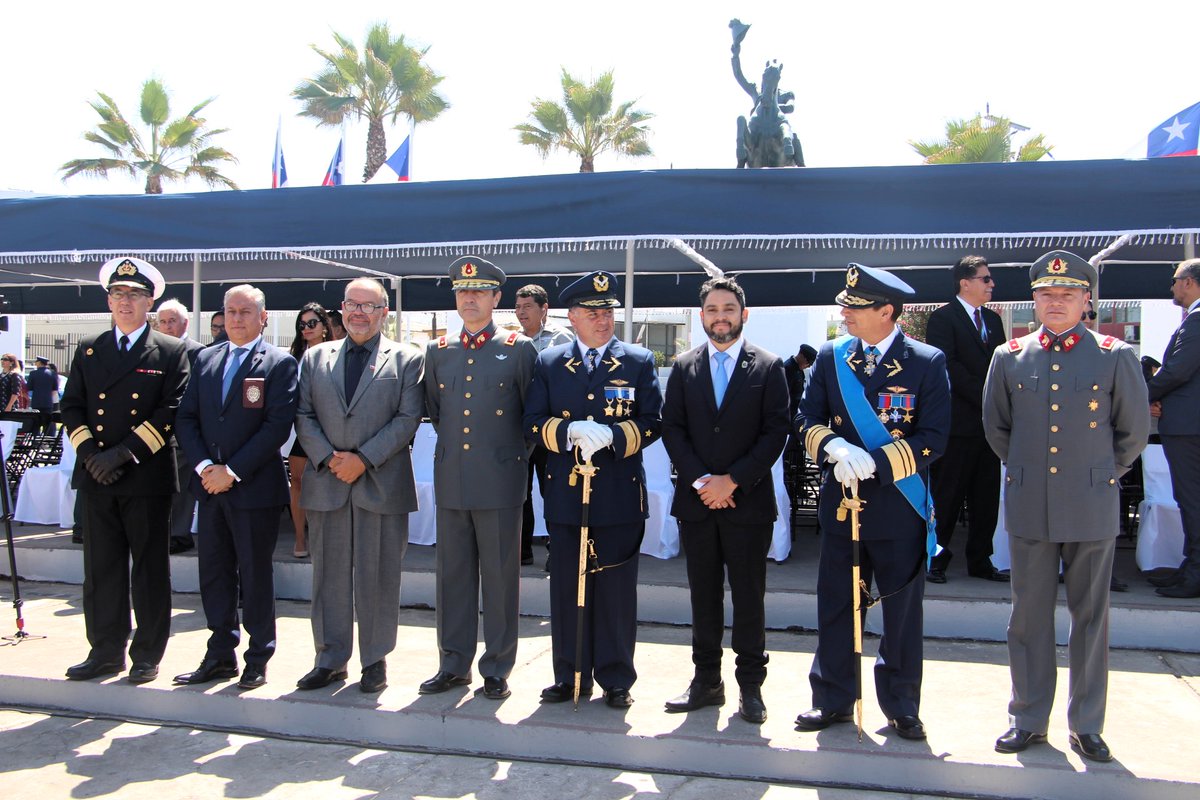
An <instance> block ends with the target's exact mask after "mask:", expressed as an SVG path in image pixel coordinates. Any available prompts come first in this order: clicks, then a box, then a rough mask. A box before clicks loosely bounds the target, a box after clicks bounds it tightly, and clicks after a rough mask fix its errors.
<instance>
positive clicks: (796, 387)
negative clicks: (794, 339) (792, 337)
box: [783, 344, 817, 419]
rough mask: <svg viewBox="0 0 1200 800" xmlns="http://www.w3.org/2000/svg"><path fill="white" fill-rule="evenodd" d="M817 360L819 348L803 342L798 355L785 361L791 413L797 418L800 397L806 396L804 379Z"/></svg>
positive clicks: (784, 369)
mask: <svg viewBox="0 0 1200 800" xmlns="http://www.w3.org/2000/svg"><path fill="white" fill-rule="evenodd" d="M816 360H817V349H816V348H815V347H813V346H812V345H811V344H802V345H800V349H799V350H797V351H796V355H794V356H788V357H787V358H786V359H784V362H783V373H784V375H786V376H787V387H788V396H789V397H790V398H791V405H790V408H791V415H790V416H789V417H788V418H789V419H795V418H796V414H797V413H798V412H799V411H800V398H801V397H804V381H805V375H806V373H807V371H808V368H809V367H811V366H812V365H813V362H814V361H816Z"/></svg>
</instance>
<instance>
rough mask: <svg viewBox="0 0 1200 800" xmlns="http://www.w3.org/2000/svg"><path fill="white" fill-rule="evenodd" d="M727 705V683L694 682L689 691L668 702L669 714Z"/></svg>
mask: <svg viewBox="0 0 1200 800" xmlns="http://www.w3.org/2000/svg"><path fill="white" fill-rule="evenodd" d="M723 705H725V682H724V681H717V682H716V683H700V682H699V681H692V683H691V685H689V686H688V688H687V691H686V692H684V693H683V694H681V695H679V697H676V698H675V699H674V700H668V701H667V702H666V709H667V713H668V714H680V713H683V712H684V711H695V710H696V709H697V708H704V707H706V706H723Z"/></svg>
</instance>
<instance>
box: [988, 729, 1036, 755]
mask: <svg viewBox="0 0 1200 800" xmlns="http://www.w3.org/2000/svg"><path fill="white" fill-rule="evenodd" d="M1044 741H1046V734H1044V733H1034V732H1033V731H1023V730H1021V729H1020V728H1009V729H1008V730H1007V731H1005V732H1004V735H1003V736H1001V737H1000V738H999V739H997V740H996V752H997V753H1021V752H1024V751H1025V748H1026V747H1029V745H1031V744H1038V743H1040V742H1044Z"/></svg>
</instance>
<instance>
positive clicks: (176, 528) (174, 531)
mask: <svg viewBox="0 0 1200 800" xmlns="http://www.w3.org/2000/svg"><path fill="white" fill-rule="evenodd" d="M176 456H177V457H178V459H179V465H178V469H179V491H178V492H176V493H175V494H174V496H173V497H172V498H171V539H173V540H177V541H179V542H181V543H183V544H185V545H189V546H190V545H191V544H192V511H193V509H195V507H196V497H195V495H193V494H192V492H191V490H190V489H189V488H188V487H189V485H190V484H191V482H192V475H193V474H195V473H194V472H193V471H192V467H191V465H190V464H188V462H187V459H186V458H184V457H183V451H182V449H181V450H180V451H178V452H177V453H176Z"/></svg>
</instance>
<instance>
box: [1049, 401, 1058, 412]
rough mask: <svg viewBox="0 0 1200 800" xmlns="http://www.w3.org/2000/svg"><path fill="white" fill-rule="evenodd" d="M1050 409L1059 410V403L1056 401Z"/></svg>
mask: <svg viewBox="0 0 1200 800" xmlns="http://www.w3.org/2000/svg"><path fill="white" fill-rule="evenodd" d="M1050 410H1051V411H1058V403H1055V404H1054V405H1052V406H1050Z"/></svg>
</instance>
